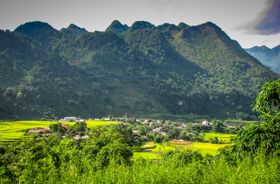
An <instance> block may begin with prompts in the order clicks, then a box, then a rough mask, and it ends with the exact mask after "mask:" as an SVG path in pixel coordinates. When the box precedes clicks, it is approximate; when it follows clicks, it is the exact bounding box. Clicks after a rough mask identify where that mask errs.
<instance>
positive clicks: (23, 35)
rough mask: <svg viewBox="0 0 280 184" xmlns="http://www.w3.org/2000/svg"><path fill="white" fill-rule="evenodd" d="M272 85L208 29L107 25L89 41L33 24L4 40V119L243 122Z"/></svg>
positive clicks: (0, 79) (232, 44) (0, 57)
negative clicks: (164, 117)
mask: <svg viewBox="0 0 280 184" xmlns="http://www.w3.org/2000/svg"><path fill="white" fill-rule="evenodd" d="M278 77H279V76H278V75H276V74H275V73H274V72H272V71H271V70H269V69H268V68H267V67H265V66H263V65H262V64H261V63H260V62H259V61H257V60H256V59H255V58H254V57H252V56H250V55H249V54H248V53H246V52H245V51H244V50H243V49H242V48H241V46H240V45H239V44H238V42H236V41H234V40H232V39H230V38H229V37H228V35H227V34H226V33H225V32H223V30H222V29H221V28H219V27H218V26H217V25H215V24H214V23H212V22H206V23H204V24H201V25H198V26H189V25H187V24H185V23H180V24H179V25H173V24H168V23H166V24H163V25H160V26H154V25H153V24H151V23H149V22H145V21H136V22H135V23H134V24H133V25H132V26H130V27H129V26H127V25H124V24H122V23H120V22H119V21H113V22H112V24H111V25H110V26H109V27H108V28H107V29H106V31H104V32H93V33H92V32H87V31H86V30H85V29H83V28H79V27H78V26H76V25H74V24H71V25H70V26H69V27H67V28H63V29H62V30H60V31H59V30H56V29H54V28H53V27H51V26H50V25H49V24H47V23H44V22H38V21H36V22H29V23H25V24H23V25H20V26H19V27H17V28H16V29H15V31H13V32H10V31H0V84H1V85H0V117H1V118H38V117H49V118H50V117H62V116H69V115H72V116H82V117H93V116H103V115H108V114H112V115H115V116H122V115H123V114H125V113H128V114H130V115H149V114H155V113H160V114H189V113H192V114H204V115H211V116H219V117H236V116H239V117H240V116H242V117H246V118H248V116H249V115H250V114H252V112H251V110H250V109H251V105H252V103H253V99H254V98H255V97H256V94H257V93H258V92H259V90H260V88H261V86H262V85H263V84H264V83H265V82H267V81H269V80H272V79H276V78H278Z"/></svg>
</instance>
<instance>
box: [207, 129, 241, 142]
mask: <svg viewBox="0 0 280 184" xmlns="http://www.w3.org/2000/svg"><path fill="white" fill-rule="evenodd" d="M235 136H236V135H235V134H222V133H214V132H209V133H205V135H204V140H205V141H209V140H210V139H213V138H214V137H217V138H218V140H219V141H223V142H225V143H230V142H231V139H232V138H234V137H235Z"/></svg>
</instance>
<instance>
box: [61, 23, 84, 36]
mask: <svg viewBox="0 0 280 184" xmlns="http://www.w3.org/2000/svg"><path fill="white" fill-rule="evenodd" d="M61 32H62V33H64V34H70V35H81V34H84V33H87V30H86V29H85V28H80V27H78V26H76V25H75V24H70V25H69V26H68V27H67V28H62V29H61Z"/></svg>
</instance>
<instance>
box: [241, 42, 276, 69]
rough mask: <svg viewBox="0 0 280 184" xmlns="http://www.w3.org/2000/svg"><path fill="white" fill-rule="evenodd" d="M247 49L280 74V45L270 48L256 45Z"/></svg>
mask: <svg viewBox="0 0 280 184" xmlns="http://www.w3.org/2000/svg"><path fill="white" fill-rule="evenodd" d="M246 51H247V52H248V53H249V54H251V55H252V56H254V57H255V58H256V59H258V60H259V61H260V62H261V63H262V64H264V65H265V66H267V67H269V68H271V69H272V70H273V71H275V72H277V73H278V74H280V45H278V46H276V47H274V48H272V49H270V48H268V47H266V46H260V47H258V46H255V47H252V48H250V49H246Z"/></svg>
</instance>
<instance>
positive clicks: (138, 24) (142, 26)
mask: <svg viewBox="0 0 280 184" xmlns="http://www.w3.org/2000/svg"><path fill="white" fill-rule="evenodd" d="M154 27H155V26H154V25H153V24H151V23H150V22H147V21H136V22H134V23H133V24H132V26H131V27H130V31H135V30H137V29H151V28H154Z"/></svg>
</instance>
